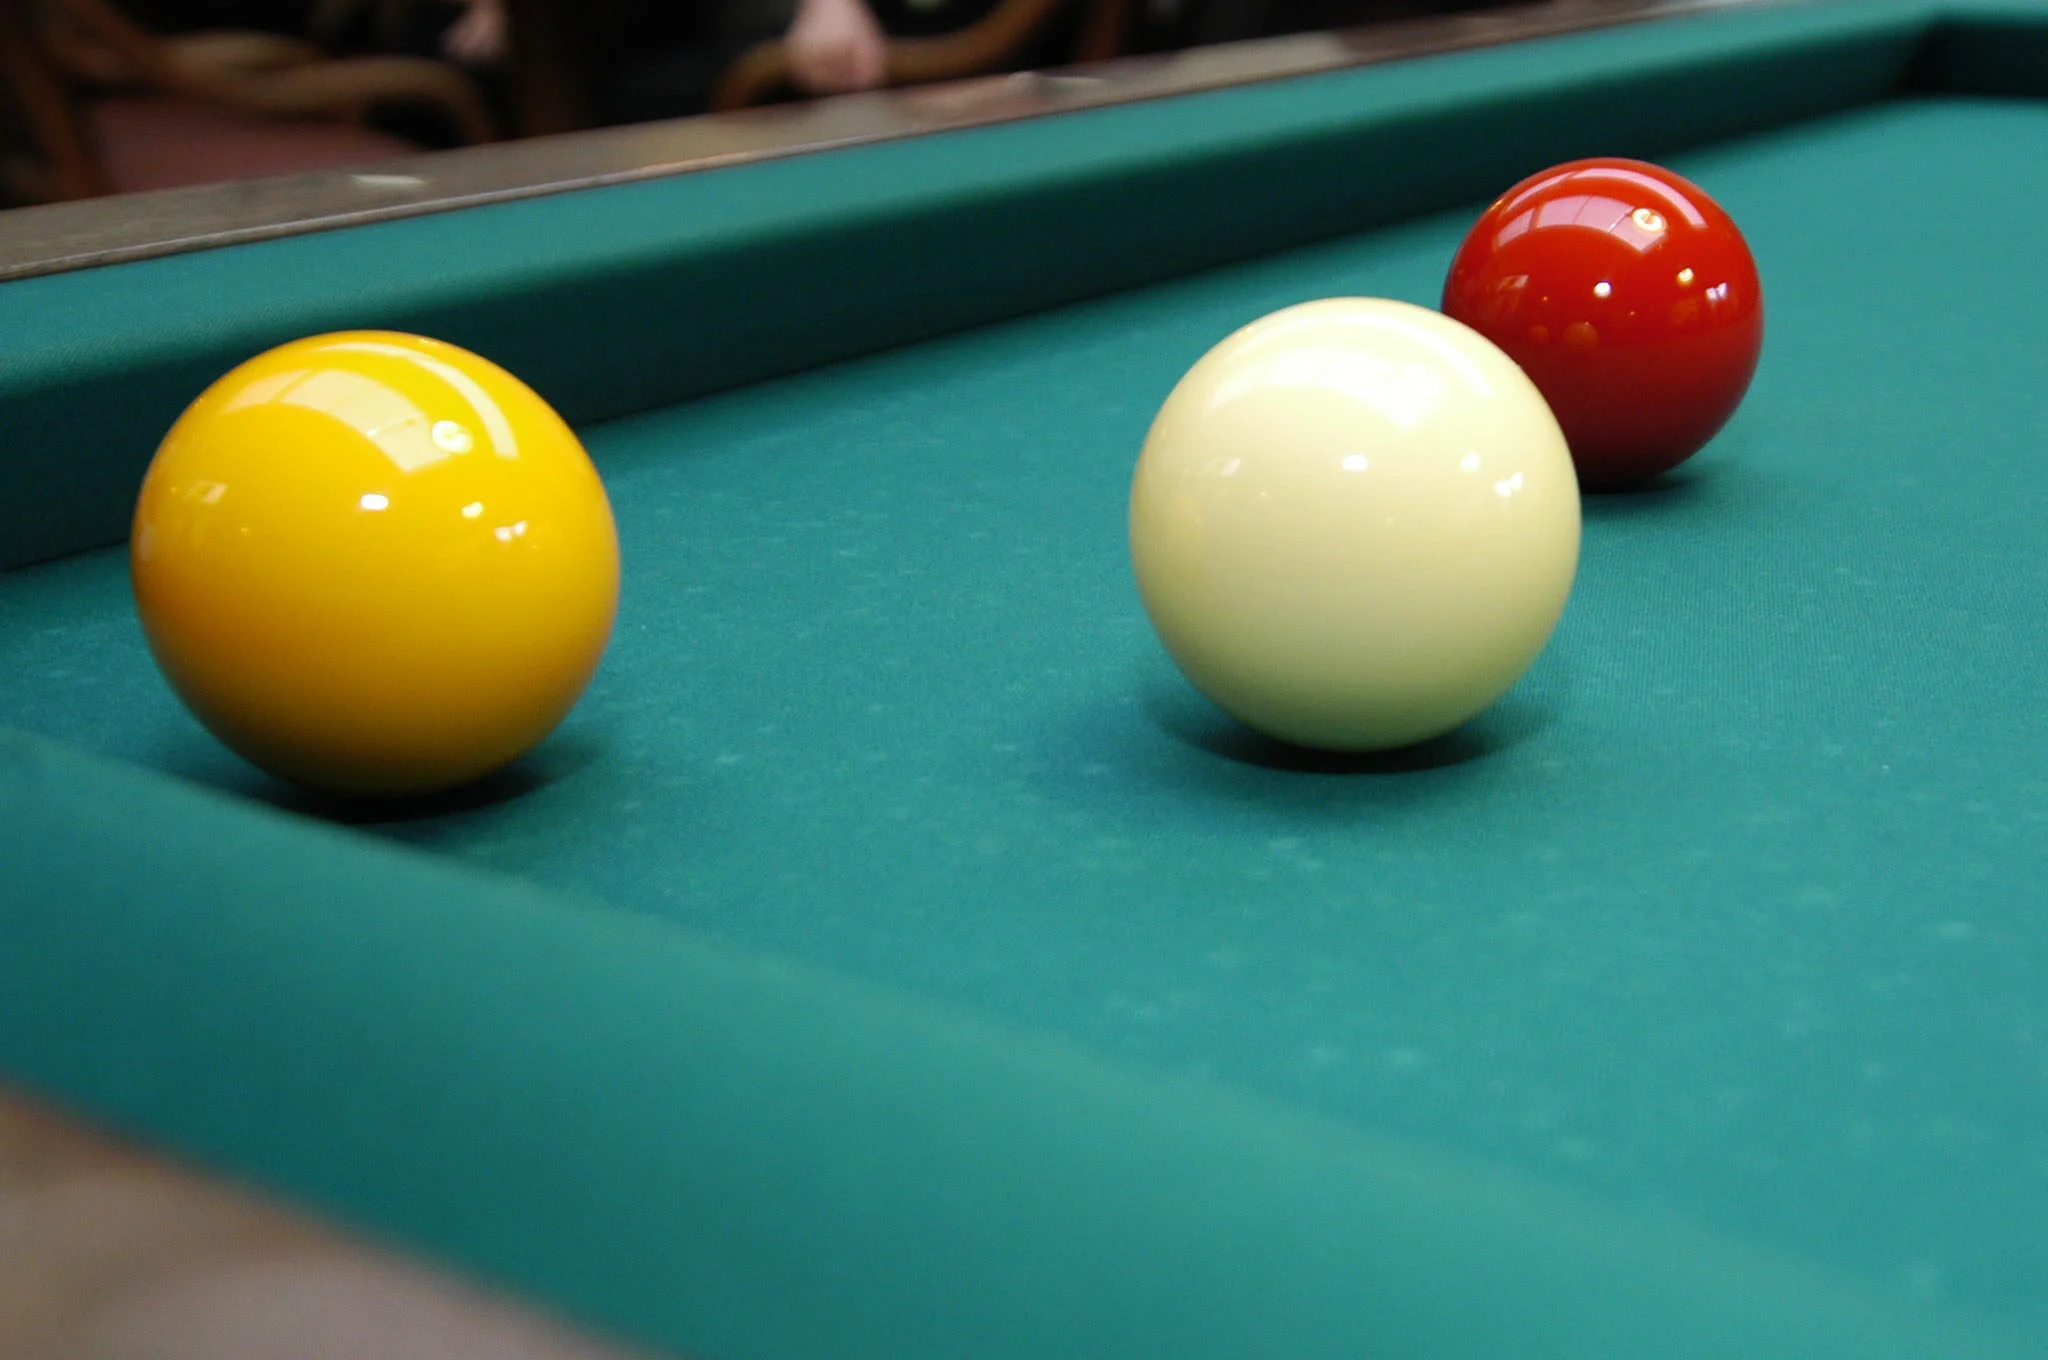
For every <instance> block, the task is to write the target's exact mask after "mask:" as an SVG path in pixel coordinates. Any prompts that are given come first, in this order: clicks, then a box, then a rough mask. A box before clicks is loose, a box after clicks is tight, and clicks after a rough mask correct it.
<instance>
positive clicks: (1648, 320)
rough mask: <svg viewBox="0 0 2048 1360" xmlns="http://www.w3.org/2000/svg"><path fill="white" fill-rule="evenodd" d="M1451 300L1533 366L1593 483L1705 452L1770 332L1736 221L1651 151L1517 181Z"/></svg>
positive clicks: (1460, 267)
mask: <svg viewBox="0 0 2048 1360" xmlns="http://www.w3.org/2000/svg"><path fill="white" fill-rule="evenodd" d="M1443 310H1444V313H1445V314H1446V315H1447V316H1450V317H1451V318H1453V319H1454V320H1457V321H1462V322H1464V323H1465V324H1466V325H1468V326H1470V327H1472V328H1473V329H1474V330H1476V331H1478V332H1479V333H1480V334H1481V335H1484V336H1485V337H1486V338H1487V339H1489V340H1491V341H1493V343H1494V344H1496V345H1498V346H1500V347H1501V348H1502V349H1503V350H1506V351H1507V352H1508V354H1509V355H1510V356H1511V357H1512V358H1513V359H1514V360H1515V362H1517V363H1518V364H1520V365H1521V366H1522V370H1523V371H1524V372H1525V373H1527V374H1528V375H1529V377H1530V378H1531V379H1532V380H1534V382H1535V384H1536V387H1537V390H1538V391H1540V392H1542V393H1543V396H1544V398H1545V400H1547V401H1548V402H1549V403H1550V409H1551V411H1552V413H1553V414H1555V415H1556V416H1557V422H1558V424H1559V425H1560V426H1562V427H1563V429H1564V434H1565V440H1566V442H1567V443H1569V444H1570V445H1571V451H1572V461H1573V462H1574V463H1575V464H1576V465H1577V467H1578V470H1579V481H1580V483H1581V484H1582V485H1584V486H1587V487H1612V486H1621V485H1625V484H1627V483H1630V482H1636V481H1641V480H1642V479H1644V478H1646V477H1653V476H1655V475H1656V474H1657V473H1660V472H1663V471H1665V470H1666V469H1668V468H1673V467H1676V466H1677V465H1678V464H1680V463H1682V462H1684V461H1685V460H1686V459H1688V458H1690V457H1692V455H1693V454H1695V453H1697V452H1699V450H1700V449H1701V447H1702V446H1704V445H1705V444H1706V442H1707V441H1708V440H1709V439H1712V438H1713V437H1714V435H1715V434H1716V433H1717V432H1718V431H1719V430H1720V428H1721V427H1722V426H1723V425H1724V424H1726V423H1727V421H1728V417H1730V416H1731V415H1733V414H1735V408H1736V407H1737V406H1738V405H1740V404H1741V402H1742V397H1743V394H1744V393H1745V392H1746V391H1748V389H1749V380H1750V378H1751V376H1752V375H1753V374H1754V373H1755V372H1756V361H1757V355H1758V353H1759V352H1760V351H1761V350H1762V349H1763V340H1764V304H1763V291H1762V288H1761V286H1760V285H1759V283H1758V281H1757V274H1756V262H1755V260H1753V259H1752V258H1750V253H1749V246H1748V244H1747V243H1746V242H1745V241H1744V240H1743V239H1742V233H1741V232H1739V231H1737V230H1736V228H1735V223H1734V221H1733V220H1731V219H1730V218H1729V216H1728V214H1727V213H1725V212H1723V211H1722V210H1721V207H1720V205H1719V204H1717V203H1715V202H1714V200H1713V199H1711V198H1709V197H1707V195H1706V194H1705V193H1703V192H1701V190H1700V189H1699V188H1698V187H1697V186H1696V185H1694V184H1691V183H1689V182H1688V181H1686V180H1684V179H1682V178H1680V177H1679V176H1677V175H1674V174H1673V173H1671V172H1670V171H1669V170H1665V169H1663V168H1661V167H1659V166H1655V165H1650V164H1648V163H1646V162H1644V161H1632V160H1619V159H1602V160H1584V161H1572V162H1570V163H1569V164H1566V165H1560V166H1557V167H1555V168H1553V169H1550V170H1545V171H1544V172H1542V173H1541V174H1539V175H1533V176H1531V177H1530V178H1528V179H1525V180H1523V181H1522V182H1521V183H1520V184H1517V185H1516V186H1515V187H1514V188H1512V189H1510V190H1508V192H1507V193H1506V194H1504V195H1502V196H1501V198H1500V199H1499V200H1498V201H1497V202H1495V203H1494V204H1493V206H1492V207H1490V208H1488V209H1487V210H1486V211H1485V213H1483V214H1482V215H1481V216H1480V218H1479V221H1478V222H1477V223H1476V224H1474V226H1473V228H1472V230H1471V232H1470V234H1468V235H1467V236H1466V237H1465V243H1464V245H1463V246H1461V247H1460V248H1459V250H1458V254H1457V258H1456V259H1455V260H1453V261H1452V263H1451V272H1450V276H1449V278H1448V279H1446V280H1445V282H1444V300H1443Z"/></svg>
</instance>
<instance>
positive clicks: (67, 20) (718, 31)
mask: <svg viewBox="0 0 2048 1360" xmlns="http://www.w3.org/2000/svg"><path fill="white" fill-rule="evenodd" d="M1480 7H1481V6H1480V5H1479V4H1476V3H1472V2H1471V0H0V207H13V206H23V205H28V204H36V203H50V202H59V201H64V200H69V199H79V198H91V197H96V196H99V195H103V194H110V193H123V192H131V191H136V190H145V189H162V188H172V187H178V186H184V185H192V184H205V183H214V182H219V181H226V180H236V179H245V178H252V177H256V176H262V175H272V174H284V173H291V172H295V171H302V170H323V169H335V168H340V167H345V166H355V165H365V164H371V163H375V162H379V161H387V160H390V159H392V158H394V157H398V156H404V155H407V154H410V153H412V152H415V151H419V150H426V149H440V148H446V147H455V146H465V145H474V144H480V143H485V142H495V141H504V140H510V139H518V138H525V137H535V136H543V135H547V134H550V133H558V132H569V131H575V130H579V129H584V128H594V127H604V126H615V125H619V124H628V123H640V122H648V121H653V120H658V119H666V118H676V117H684V116H688V115H691V114H698V113H705V112H709V111H715V110H731V109H741V108H747V107H750V106H758V105H769V104H778V103H787V102H789V101H792V100H800V99H809V98H815V97H818V96H824V95H834V94H844V93H850V92H855V91H861V90H870V89H879V88H886V87H902V86H909V85H920V84H928V83H932V82H937V81H946V80H958V79H962V78H965V77H970V76H986V75H991V74H995V73H1000V72H1008V71H1018V70H1029V69H1040V68H1046V67H1061V66H1069V65H1074V64H1077V63H1087V62H1099V61H1107V60H1112V59H1116V58H1121V57H1131V56H1141V55H1144V54H1148V53H1158V52H1166V51H1174V50H1178V49H1183V48H1189V47H1197V46H1206V45H1210V44H1215V43H1223V42H1232V41H1238V40H1243V39H1248V38H1258V37H1268V36H1274V35H1279V34H1286V33H1295V32H1304V31H1311V30H1322V29H1337V28H1352V27H1357V26H1362V25H1371V24H1376V23H1384V22H1389V21H1394V20H1401V19H1409V18H1414V17H1417V16H1419V15H1424V14H1433V13H1445V12H1450V11H1456V10H1463V9H1477V8H1480Z"/></svg>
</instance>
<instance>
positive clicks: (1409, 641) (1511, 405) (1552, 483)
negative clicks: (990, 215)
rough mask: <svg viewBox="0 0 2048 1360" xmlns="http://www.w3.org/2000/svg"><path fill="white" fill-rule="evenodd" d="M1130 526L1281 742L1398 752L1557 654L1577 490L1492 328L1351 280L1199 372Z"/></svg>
mask: <svg viewBox="0 0 2048 1360" xmlns="http://www.w3.org/2000/svg"><path fill="white" fill-rule="evenodd" d="M1130 535H1131V556H1132V562H1133V565H1134V567H1135V568H1136V572H1137V578H1138V589H1139V594H1140V596H1141V597H1142V599H1143V601H1144V605H1145V609H1146V612H1147V613H1148V614H1149V615H1150V617H1151V620H1152V623H1153V626H1154V627H1155V628H1156V629H1157V631H1158V633H1159V637H1160V640H1161V641H1162V642H1163V643H1164V644H1165V646H1166V650H1167V652H1168V654H1169V655H1171V656H1172V658H1173V660H1174V661H1175V663H1176V664H1178V665H1179V667H1180V668H1181V670H1182V672H1183V673H1184V674H1186V676H1187V677H1188V679H1189V680H1190V681H1192V682H1193V683H1194V685H1195V687H1196V688H1197V689H1199V690H1201V691H1202V692H1203V693H1204V694H1206V695H1208V696H1209V698H1210V699H1212V700H1213V701H1215V703H1216V704H1217V705H1218V706H1219V707H1221V708H1223V709H1224V710H1225V711H1227V712H1229V713H1231V714H1233V715H1235V716H1236V717H1237V718H1238V719H1240V720H1241V721H1243V722H1244V723H1246V724H1248V725H1249V726H1251V727H1253V728H1256V729H1258V730H1259V731H1262V732H1264V733H1266V734H1268V735H1269V736H1273V737H1277V738H1280V739H1281V740H1284V741H1289V742H1294V743H1297V744H1300V745H1304V746H1312V747H1318V748H1323V749H1328V750H1346V751H1363V750H1381V749H1388V748H1393V747H1400V746H1406V745H1410V744H1413V743H1415V742H1419V741H1423V740H1426V739H1428V738H1430V737H1434V736H1438V735H1441V734H1442V733H1444V732H1447V731H1450V730H1451V729H1452V728H1455V727H1457V726H1458V725H1460V724H1461V723H1463V722H1465V721H1466V720H1467V719H1469V718H1471V717H1472V716H1474V715H1475V714H1477V713H1478V712H1479V711H1480V710H1482V709H1484V708H1486V707H1487V706H1488V705H1489V704H1491V703H1493V701H1494V700H1496V699H1498V698H1499V697H1500V696H1501V695H1502V694H1504V693H1506V692H1507V690H1508V689H1509V688H1510V687H1511V686H1512V685H1513V684H1514V683H1515V681H1516V680H1517V679H1519V678H1520V677H1521V676H1522V674H1523V673H1524V672H1525V671H1526V670H1527V669H1528V668H1529V666H1530V664H1531V663H1533V662H1534V661H1535V659H1536V657H1537V656H1538V654H1540V653H1541V652H1542V650H1543V648H1544V646H1545V645H1546V644H1547V643H1548V641H1549V639H1550V635H1551V633H1552V631H1553V630H1554V629H1555V628H1556V626H1557V623H1558V619H1559V618H1560V616H1561V615H1562V614H1563V612H1564V606H1565V601H1566V598H1567V596H1569V594H1570V593H1571V585H1572V578H1573V576H1574V574H1575V573H1576V571H1577V568H1578V555H1579V492H1578V483H1577V479H1576V477H1575V475H1574V473H1573V470H1572V461H1571V455H1570V452H1569V451H1568V450H1567V449H1566V447H1565V441H1564V436H1563V434H1562V433H1561V432H1560V431H1559V429H1558V424H1557V421H1556V420H1555V419H1554V418H1553V417H1552V415H1551V412H1550V409H1549V407H1548V406H1547V405H1546V404H1545V403H1544V400H1543V398H1542V396H1541V395H1540V394H1539V393H1538V392H1537V390H1536V387H1535V385H1534V384H1533V383H1531V382H1530V381H1529V379H1528V378H1527V377H1526V376H1524V375H1523V373H1522V371H1521V369H1519V368H1518V367H1516V365H1515V363H1514V361H1513V360H1511V359H1509V358H1508V357H1507V355H1505V354H1503V353H1502V352H1501V351H1500V350H1499V349H1497V348H1495V347H1494V345H1493V344H1492V343H1491V342H1489V341H1488V340H1486V339H1485V338H1483V337H1482V336H1480V335H1479V334H1478V333H1477V332H1476V331H1473V330H1470V329H1468V328H1467V327H1465V326H1463V325H1460V324H1459V323H1458V322H1455V321H1451V320H1449V319H1448V318H1446V317H1444V316H1442V315H1440V314H1438V313H1436V312H1433V311H1429V310H1427V309H1425V308H1421V307H1415V306H1410V305H1409V304H1407V303H1402V302H1391V301H1386V300H1383V299H1371V298H1333V299H1327V300H1324V301H1321V302H1311V303H1305V304H1303V305H1301V306H1298V307H1290V308H1287V309H1285V310H1283V311H1279V312H1275V313H1273V314H1272V315H1271V316H1268V317H1265V318H1263V319H1262V320H1259V321H1255V322H1253V323H1252V324H1251V325H1249V326H1247V327H1245V328H1244V329H1243V330H1240V331H1238V332H1237V333H1235V334H1234V335H1231V336H1230V337H1228V338H1227V339H1225V340H1224V341H1223V342H1222V343H1221V344H1219V345H1217V346H1216V347H1215V348H1214V349H1212V350H1211V351H1209V353H1208V354H1206V355H1204V356H1203V357H1202V358H1201V360H1200V361H1198V362H1197V363H1196V364H1195V366H1194V367H1193V368H1192V369H1190V370H1189V371H1188V373H1187V376H1186V377H1184V378H1183V379H1182V380H1181V382H1180V384H1179V385H1178V386H1176V387H1175V388H1174V390H1173V392H1172V394H1171V395H1170V396H1169V397H1168V398H1167V399H1166V403H1165V405H1164V406H1163V407H1162V408H1161V409H1160V412H1159V415H1158V418H1157V419H1156V420H1155V421H1154V422H1153V425H1152V428H1151V432H1150V433H1149V434H1148V435H1147V437H1146V440H1145V445H1144V449H1143V451H1142V452H1141V453H1140V455H1139V459H1138V468H1137V475H1136V478H1135V480H1134V482H1133V485H1132V491H1131V506H1130Z"/></svg>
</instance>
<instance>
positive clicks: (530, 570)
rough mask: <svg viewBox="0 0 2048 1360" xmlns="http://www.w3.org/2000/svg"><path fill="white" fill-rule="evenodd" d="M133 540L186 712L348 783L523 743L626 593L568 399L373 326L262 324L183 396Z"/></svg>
mask: <svg viewBox="0 0 2048 1360" xmlns="http://www.w3.org/2000/svg"><path fill="white" fill-rule="evenodd" d="M129 561H130V568H131V573H132V577H133V581H134V586H135V599H136V606H137V609H138V612H139V613H140V615H141V619H142V626H143V631H144V633H145V635H146V636H147V637H148V640H149V645H150V648H151V650H152V652H153V653H154V654H155V656H156V659H157V663H158V665H159V666H161V667H162V669H163V672H164V675H165V677H166V678H167V679H168V680H169V681H170V683H171V686H172V688H173V689H175V690H176V691H177V693H178V695H179V697H180V698H181V699H183V700H184V702H185V704H186V705H187V706H188V707H189V708H190V709H191V710H192V712H193V713H194V714H195V715H196V716H197V717H198V718H199V720H200V721H201V722H203V723H204V724H205V725H206V726H207V727H208V728H209V729H210V730H211V731H212V732H213V733H214V735H215V736H217V737H219V738H220V740H221V741H222V742H224V743H225V744H226V745H227V746H229V747H230V748H232V749H233V750H235V751H237V752H239V753H240V754H241V755H242V756H243V757H245V758H246V759H248V760H250V761H251V762H253V763H254V764H256V765H259V766H261V767H263V768H264V769H266V770H269V771H271V772H272V773H274V774H277V775H280V776H283V777H284V778H287V779H291V780H294V781H297V782H299V783H302V784H306V785H309V786H312V787H316V788H321V789H327V790H331V791H335V792H341V793H351V794H390V795H405V794H421V793H428V792H433V791H436V790H440V789H446V788H451V787H453V786H455V785H458V784H462V783H465V782H467V781H469V780H472V779H475V778H477V777H478V776H480V775H483V774H487V773H489V772H490V771H492V770H495V769H497V768H499V767H500V766H502V765H504V764H506V763H507V762H509V761H511V760H513V759H515V758H517V757H518V756H519V755H521V754H523V753H524V752H525V751H527V750H529V749H530V748H531V747H533V746H534V745H536V744H537V743H539V742H540V741H541V739H542V738H544V737H545V736H547V734H548V733H549V732H551V731H553V730H554V728H555V726H556V725H557V724H558V723H559V722H560V721H561V720H562V719H563V717H565V716H566V715H567V714H568V712H569V710H570V708H571V707H573V706H574V705H575V703H576V700H577V699H578V697H579V696H581V694H582V693H583V690H584V687H585V686H586V685H587V684H588V683H589V682H590V678H591V676H592V675H593V674H594V673H595V671H596V669H597V665H598V661H599V659H600V658H601V657H602V655H603V653H604V649H605V644H606V642H607V641H608V640H609V638H610V636H611V629H612V619H613V616H614V614H615V612H616V610H617V606H618V594H619V550H618V538H617V534H616V532H615V530H614V528H613V524H612V513H611V506H610V503H609V502H608V501H607V500H606V499H605V493H604V487H603V485H602V483H600V482H599V480H598V476H597V470H596V469H595V468H594V467H592V465H591V462H590V458H589V456H588V455H587V454H586V453H585V452H584V450H583V446H582V445H581V444H580V443H579V442H578V441H577V439H576V436H575V435H574V434H573V433H572V432H571V431H570V429H569V427H568V425H567V424H565V423H564V422H563V420H562V418H561V417H560V416H558V415H556V414H555V412H554V410H553V409H552V408H550V407H549V406H548V404H547V403H546V402H545V401H543V400H542V399H541V398H540V397H539V396H538V395H537V394H535V393H534V391H533V390H532V389H531V388H529V387H527V386H526V384H524V383H522V382H521V381H519V379H517V378H515V377H513V376H512V375H511V374H510V373H507V372H506V371H505V370H504V369H502V368H500V367H498V366H497V365H496V364H493V363H491V362H489V361H488V360H485V359H482V358H479V357H478V356H476V355H474V354H471V353H469V352H468V351H466V350H462V349H458V348H456V347H455V346H453V345H447V344H442V343H440V342H438V341H434V340H428V339H423V338H421V337H419V336H413V335H401V334H396V333H391V332H381V331H357V332H344V333H340V334H334V335H321V336H315V337H313V338H311V339H306V340H298V341H294V342H293V343H290V344H287V345H281V346H279V347H278V348H276V349H273V350H270V351H269V352H267V353H265V354H262V355H259V356H258V357H256V358H254V359H251V360H250V361H249V362H247V363H245V364H243V365H241V366H240V367H239V368H236V369H235V370H234V371H233V372H231V373H229V374H228V375H227V376H225V377H223V378H222V379H220V381H218V382H216V383H214V384H213V386H211V387H209V388H208V389H207V390H206V391H205V392H204V393H203V394H201V396H200V397H199V398H198V400H196V401H194V402H193V403H192V405H191V406H190V407H189V408H187V410H186V411H185V413H184V414H183V415H182V416H181V417H179V419H178V422H177V423H176V424H175V425H174V426H172V428H171V431H170V433H169V434H168V435H166V436H165V438H164V441H163V444H162V446H161V447H159V448H158V450H157V453H156V457H155V460H154V461H153V462H152V463H151V465H150V468H149V473H148V476H147V477H146V478H145V479H144V482H143V487H142V494H141V498H140V500H139V502H138V503H137V505H136V510H135V523H134V532H133V536H132V538H131V540H130V545H129Z"/></svg>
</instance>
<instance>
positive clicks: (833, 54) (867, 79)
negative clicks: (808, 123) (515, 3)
mask: <svg viewBox="0 0 2048 1360" xmlns="http://www.w3.org/2000/svg"><path fill="white" fill-rule="evenodd" d="M486 2H487V0H478V3H486ZM785 41H786V42H787V44H788V49H789V68H790V76H791V78H792V79H793V80H794V81H795V82H796V85H797V87H798V88H799V89H801V90H803V91H804V92H805V93H806V94H847V93H850V92H851V91H854V90H872V89H874V88H875V87H876V86H878V85H881V84H883V83H885V82H886V81H887V79H888V76H889V40H888V37H887V35H885V34H884V33H883V32H882V25H881V22H880V21H879V20H877V19H876V18H875V16H874V12H873V11H872V10H870V9H869V8H868V7H867V5H866V4H865V3H864V2H863V0H799V3H798V5H797V11H796V17H795V18H794V19H792V20H791V21H790V25H789V32H788V34H787V35H786V37H785Z"/></svg>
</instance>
